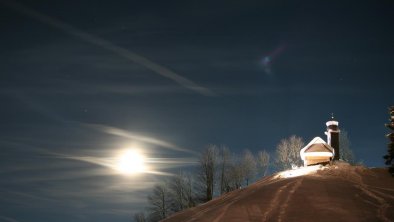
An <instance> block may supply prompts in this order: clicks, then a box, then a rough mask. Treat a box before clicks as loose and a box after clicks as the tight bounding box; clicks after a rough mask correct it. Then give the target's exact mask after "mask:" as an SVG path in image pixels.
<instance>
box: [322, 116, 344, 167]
mask: <svg viewBox="0 0 394 222" xmlns="http://www.w3.org/2000/svg"><path fill="white" fill-rule="evenodd" d="M326 125H327V131H326V132H324V133H325V134H326V135H327V143H328V145H330V146H331V147H332V148H334V150H335V155H334V160H339V132H340V130H339V127H338V125H339V123H338V121H336V120H335V119H334V114H332V115H331V120H329V121H327V122H326Z"/></svg>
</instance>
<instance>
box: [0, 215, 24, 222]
mask: <svg viewBox="0 0 394 222" xmlns="http://www.w3.org/2000/svg"><path fill="white" fill-rule="evenodd" d="M0 219H1V221H6V222H19V220H17V219H14V218H11V217H6V216H0Z"/></svg>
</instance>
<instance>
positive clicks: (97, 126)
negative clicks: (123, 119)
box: [80, 123, 196, 154]
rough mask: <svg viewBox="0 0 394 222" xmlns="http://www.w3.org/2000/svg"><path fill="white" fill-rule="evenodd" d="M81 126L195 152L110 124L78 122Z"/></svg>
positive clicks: (169, 147)
mask: <svg viewBox="0 0 394 222" xmlns="http://www.w3.org/2000/svg"><path fill="white" fill-rule="evenodd" d="M80 124H81V125H82V126H86V127H88V128H91V129H95V130H98V131H100V132H103V133H106V134H109V135H115V136H120V137H124V138H128V139H133V140H137V141H140V142H144V143H149V144H153V145H157V146H161V147H164V148H167V149H170V150H175V151H181V152H186V153H191V154H196V153H195V152H194V151H192V150H189V149H186V148H183V147H180V146H178V145H175V144H173V143H170V142H167V141H165V140H162V139H158V138H153V137H149V136H145V135H141V134H138V133H134V132H130V131H127V130H123V129H119V128H116V127H112V126H107V125H101V124H90V123H80Z"/></svg>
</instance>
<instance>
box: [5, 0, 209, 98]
mask: <svg viewBox="0 0 394 222" xmlns="http://www.w3.org/2000/svg"><path fill="white" fill-rule="evenodd" d="M2 2H3V3H4V4H5V5H6V6H8V7H10V8H12V9H14V10H16V11H18V12H20V13H22V14H24V15H27V16H29V17H31V18H34V19H36V20H38V21H40V22H42V23H45V24H47V25H49V26H52V27H54V28H57V29H60V30H62V31H63V32H65V33H67V34H69V35H72V36H74V37H77V38H79V39H81V40H84V41H86V42H88V43H91V44H94V45H97V46H99V47H101V48H103V49H106V50H108V51H110V52H112V53H115V54H117V55H119V56H121V57H124V58H126V59H128V60H130V61H132V62H135V63H137V64H140V65H142V66H144V67H146V68H147V69H149V70H151V71H153V72H155V73H157V74H159V75H161V76H163V77H165V78H168V79H171V80H173V81H175V82H177V83H178V84H179V85H181V86H183V87H185V88H188V89H190V90H192V91H195V92H197V93H199V94H201V95H204V96H216V95H215V93H213V92H212V91H211V90H209V89H207V88H205V87H202V86H199V85H197V84H196V83H194V82H193V81H191V80H189V79H187V78H185V77H183V76H181V75H179V74H177V73H175V72H174V71H172V70H170V69H168V68H167V67H164V66H162V65H159V64H157V63H154V62H152V61H151V60H149V59H147V58H145V57H143V56H141V55H138V54H136V53H134V52H131V51H129V50H127V49H125V48H122V47H119V46H117V45H115V44H113V43H111V42H110V41H107V40H105V39H102V38H99V37H97V36H94V35H92V34H89V33H87V32H84V31H82V30H79V29H77V28H75V27H74V26H71V25H69V24H67V23H65V22H61V21H59V20H57V19H54V18H52V17H50V16H47V15H44V14H42V13H40V12H38V11H36V10H33V9H30V8H28V7H26V6H24V5H22V4H20V3H17V2H15V1H9V0H3V1H2Z"/></svg>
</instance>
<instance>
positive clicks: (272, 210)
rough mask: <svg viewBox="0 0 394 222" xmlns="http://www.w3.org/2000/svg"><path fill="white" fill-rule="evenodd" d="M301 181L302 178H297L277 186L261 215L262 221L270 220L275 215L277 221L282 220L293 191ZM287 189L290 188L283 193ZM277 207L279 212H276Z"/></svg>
mask: <svg viewBox="0 0 394 222" xmlns="http://www.w3.org/2000/svg"><path fill="white" fill-rule="evenodd" d="M302 181H303V178H297V179H296V181H294V182H290V183H287V184H285V185H283V186H282V187H280V188H279V190H278V191H276V192H275V194H274V195H275V196H274V198H273V200H272V201H271V203H270V206H269V208H268V209H267V210H266V212H265V214H264V216H263V221H271V220H273V219H274V218H275V216H276V215H277V221H283V217H284V215H285V213H286V210H287V207H288V206H289V202H290V200H291V198H292V196H293V194H294V192H295V191H296V190H297V189H298V187H299V186H300V185H301V184H302ZM287 189H290V191H289V192H288V193H283V191H284V190H287ZM286 194H288V195H287V196H286V197H285V196H284V195H286ZM278 208H279V212H277V210H278Z"/></svg>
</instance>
